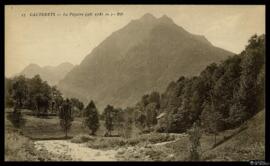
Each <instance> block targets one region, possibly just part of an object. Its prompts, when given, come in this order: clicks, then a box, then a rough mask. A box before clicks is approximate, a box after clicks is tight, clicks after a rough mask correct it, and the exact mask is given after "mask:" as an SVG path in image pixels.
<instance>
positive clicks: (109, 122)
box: [104, 105, 114, 136]
mask: <svg viewBox="0 0 270 166" xmlns="http://www.w3.org/2000/svg"><path fill="white" fill-rule="evenodd" d="M113 109H114V108H113V106H110V105H107V107H106V108H105V110H104V115H105V127H106V129H107V133H106V135H108V136H111V132H112V130H113V115H112V114H113V113H112V112H113Z"/></svg>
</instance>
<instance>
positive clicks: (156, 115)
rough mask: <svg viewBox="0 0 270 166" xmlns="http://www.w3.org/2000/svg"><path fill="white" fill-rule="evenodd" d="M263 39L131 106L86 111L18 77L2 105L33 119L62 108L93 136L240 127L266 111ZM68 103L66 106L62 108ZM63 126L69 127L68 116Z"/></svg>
mask: <svg viewBox="0 0 270 166" xmlns="http://www.w3.org/2000/svg"><path fill="white" fill-rule="evenodd" d="M264 88H265V35H261V36H257V35H254V36H252V37H251V38H250V39H249V41H248V45H247V46H246V48H245V50H244V51H242V52H241V53H240V54H239V55H234V56H231V57H229V58H228V59H226V60H224V61H222V62H221V63H220V64H216V63H213V64H210V65H208V66H207V67H206V68H205V69H204V70H203V71H202V72H201V73H200V75H199V76H194V77H189V78H188V77H183V76H181V77H180V78H179V79H178V80H177V81H176V82H174V81H173V82H171V83H170V84H169V85H168V87H167V89H166V91H165V92H164V93H162V94H159V93H158V92H152V93H150V94H146V95H144V96H142V98H141V100H140V101H139V102H138V103H137V104H136V105H135V106H134V107H131V108H125V109H121V108H114V107H113V106H111V105H108V106H107V107H106V108H105V109H104V111H103V112H102V113H101V111H98V110H97V108H96V106H95V103H94V101H90V102H89V104H88V105H87V107H86V108H84V104H83V103H82V102H81V101H79V100H78V99H76V98H71V99H66V100H64V98H63V96H62V94H61V92H60V91H59V90H57V88H56V87H55V86H53V87H51V86H49V85H48V84H47V82H45V81H42V80H41V78H40V76H39V75H36V76H34V77H33V78H31V79H30V78H25V77H24V76H17V77H14V78H6V79H5V104H6V107H14V111H16V110H17V109H21V108H25V109H29V110H33V112H34V113H35V115H37V116H39V115H46V114H48V111H49V112H50V113H58V112H60V119H61V118H62V119H65V117H66V116H65V114H64V113H63V111H65V109H63V108H69V110H66V111H72V115H75V116H85V117H86V119H85V121H84V124H85V125H86V126H88V128H89V129H90V130H91V133H90V134H92V135H94V134H95V132H96V131H97V129H98V128H99V126H100V124H99V123H100V122H99V120H104V121H105V124H104V125H105V126H106V129H107V133H106V134H105V135H111V131H112V130H114V129H115V128H118V130H119V129H121V128H123V129H124V130H123V132H122V134H123V135H124V136H125V137H129V136H130V133H131V132H130V131H131V130H132V128H133V126H136V127H137V128H139V129H140V131H141V132H151V131H157V132H174V133H182V132H186V131H187V130H188V129H189V128H191V127H192V125H193V123H194V122H198V123H199V124H200V125H201V126H202V128H203V129H204V130H205V131H206V132H210V133H216V132H219V131H223V130H227V129H232V128H234V127H237V126H239V125H240V124H242V123H244V122H245V121H246V120H247V119H249V118H251V117H252V116H253V115H254V114H256V113H257V112H259V111H260V110H262V109H263V108H264V97H265V96H264V91H265V89H264ZM66 103H69V104H70V105H69V106H67V107H66V106H65V104H66ZM69 119H70V121H69V123H67V124H68V125H71V122H72V117H70V118H69Z"/></svg>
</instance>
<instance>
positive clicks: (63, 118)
mask: <svg viewBox="0 0 270 166" xmlns="http://www.w3.org/2000/svg"><path fill="white" fill-rule="evenodd" d="M59 119H60V126H61V128H62V129H63V131H64V133H65V137H66V138H67V137H68V131H69V130H70V128H71V125H72V121H73V117H72V112H71V103H70V101H69V99H66V100H65V101H64V102H63V104H62V106H61V109H60V113H59Z"/></svg>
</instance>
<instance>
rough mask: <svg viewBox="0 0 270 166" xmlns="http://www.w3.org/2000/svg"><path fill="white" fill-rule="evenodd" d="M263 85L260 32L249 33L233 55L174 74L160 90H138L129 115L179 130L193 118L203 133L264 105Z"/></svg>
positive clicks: (221, 127)
mask: <svg viewBox="0 0 270 166" xmlns="http://www.w3.org/2000/svg"><path fill="white" fill-rule="evenodd" d="M264 87H265V35H261V36H257V35H254V36H252V37H251V38H250V39H249V41H248V45H247V46H246V48H245V50H244V51H242V52H241V53H240V54H239V55H234V56H232V57H229V58H228V59H226V60H225V61H223V62H221V63H220V64H216V63H213V64H210V65H208V66H207V67H206V68H205V69H204V70H203V71H202V72H201V73H200V75H199V76H196V77H191V78H186V77H180V78H179V79H178V80H177V81H176V82H171V83H170V84H169V85H168V87H167V90H166V91H165V92H164V93H162V94H161V95H160V94H159V93H158V92H152V93H151V94H147V95H144V96H143V97H142V99H141V101H140V102H138V103H137V105H136V106H135V107H134V108H133V109H134V111H135V112H136V113H135V115H136V117H135V119H136V121H137V122H139V123H140V124H142V125H141V126H143V127H144V128H145V129H146V130H149V129H150V130H157V131H159V132H176V133H179V132H185V131H186V130H187V129H188V128H190V127H191V126H192V124H193V123H194V122H195V121H199V122H200V124H201V125H202V127H203V128H204V129H205V131H207V132H212V133H213V132H218V131H222V130H226V129H231V128H234V127H236V126H239V125H240V124H241V123H243V122H244V121H246V120H247V119H249V118H251V117H252V116H253V115H254V114H256V113H257V112H258V111H260V110H262V109H263V108H264V90H265V89H264ZM157 115H160V116H157ZM157 117H158V119H157Z"/></svg>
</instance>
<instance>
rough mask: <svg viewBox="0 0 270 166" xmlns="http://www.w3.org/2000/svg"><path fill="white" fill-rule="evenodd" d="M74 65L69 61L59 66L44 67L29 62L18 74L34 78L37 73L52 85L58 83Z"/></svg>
mask: <svg viewBox="0 0 270 166" xmlns="http://www.w3.org/2000/svg"><path fill="white" fill-rule="evenodd" d="M73 67H74V66H73V65H72V64H71V63H67V62H66V63H62V64H60V65H58V66H44V67H40V66H39V65H37V64H29V65H28V66H26V67H25V68H24V69H23V71H22V72H20V73H19V74H18V75H25V76H26V77H28V78H32V77H33V76H35V75H36V74H39V75H40V77H41V78H42V79H43V80H44V81H47V82H48V83H49V84H50V85H56V84H58V82H59V80H61V79H63V78H64V77H65V75H66V74H67V73H68V72H69V71H70V70H71V69H72V68H73Z"/></svg>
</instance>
